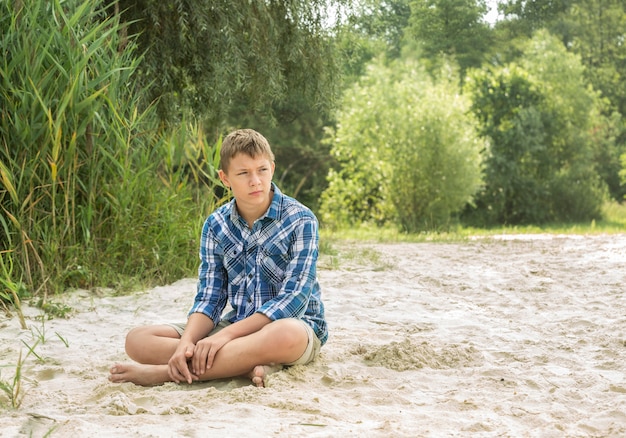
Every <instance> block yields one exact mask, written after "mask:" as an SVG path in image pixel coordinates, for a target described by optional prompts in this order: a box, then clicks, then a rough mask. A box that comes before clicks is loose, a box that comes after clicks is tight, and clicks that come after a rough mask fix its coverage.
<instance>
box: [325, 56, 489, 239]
mask: <svg viewBox="0 0 626 438" xmlns="http://www.w3.org/2000/svg"><path fill="white" fill-rule="evenodd" d="M452 76H454V75H452ZM456 83H457V82H456V79H455V78H454V77H453V78H450V79H447V78H446V79H442V80H441V81H440V82H439V83H433V82H432V81H431V80H430V79H429V77H428V76H427V75H426V73H424V72H423V70H422V69H421V68H420V67H419V66H418V65H416V64H414V63H411V62H405V63H397V64H394V65H393V67H392V68H390V67H386V66H384V65H382V64H374V65H372V66H370V69H369V71H368V74H367V75H366V76H365V78H364V79H363V81H362V82H361V83H360V84H359V85H357V86H355V87H354V88H352V89H351V90H349V92H348V93H347V95H346V98H345V101H344V106H343V109H342V111H341V112H340V114H339V117H338V121H339V123H338V127H337V130H336V131H335V132H333V133H331V136H330V138H329V141H331V142H332V153H333V154H334V156H335V158H336V159H337V161H338V162H339V164H340V168H339V169H338V170H334V171H332V172H331V173H330V174H329V187H328V189H327V190H326V191H325V192H324V193H323V195H322V205H321V209H320V210H321V217H322V221H323V222H324V223H325V224H330V225H335V224H337V225H340V224H348V225H351V224H358V223H363V222H370V223H375V224H377V225H381V224H384V223H386V222H394V223H397V224H398V225H399V226H400V227H401V228H402V229H404V230H405V231H409V232H414V231H420V230H425V229H436V228H440V227H446V226H448V225H449V223H450V221H451V219H452V217H453V215H454V214H455V213H457V212H459V211H460V210H461V209H462V208H463V207H464V206H465V204H466V203H467V202H469V201H470V200H471V198H472V195H473V194H474V193H475V192H476V191H477V189H478V188H479V184H480V181H481V175H480V168H481V167H480V166H481V164H480V161H481V156H480V150H481V149H482V148H484V145H483V144H482V143H481V142H480V141H479V140H478V138H477V133H476V130H475V122H474V120H473V119H472V118H471V117H470V116H468V115H467V110H468V108H469V104H468V103H467V102H466V101H465V100H464V98H463V97H462V96H459V95H458V93H456V89H457V88H456V85H455V84H456Z"/></svg>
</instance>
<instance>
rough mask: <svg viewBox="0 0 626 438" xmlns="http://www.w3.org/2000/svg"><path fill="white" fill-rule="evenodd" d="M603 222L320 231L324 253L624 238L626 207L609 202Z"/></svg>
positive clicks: (625, 204)
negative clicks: (508, 239) (369, 245)
mask: <svg viewBox="0 0 626 438" xmlns="http://www.w3.org/2000/svg"><path fill="white" fill-rule="evenodd" d="M602 213H603V218H602V219H601V220H598V221H590V222H588V223H560V224H546V225H542V226H538V225H524V226H501V227H492V228H472V227H462V226H457V227H456V228H454V229H451V230H449V231H446V232H440V231H437V232H434V231H433V232H422V233H418V234H408V233H404V232H402V231H400V230H399V229H398V228H396V227H384V228H380V227H373V226H367V225H361V226H354V227H349V228H345V229H337V230H329V229H324V228H322V229H321V231H320V240H321V242H322V244H320V253H321V254H327V255H328V254H329V253H328V251H336V249H335V247H336V244H337V243H338V242H342V241H343V242H345V241H357V242H378V243H393V242H462V241H466V240H468V239H469V238H470V237H474V236H483V237H489V236H498V235H502V234H544V233H545V234H579V235H583V234H586V235H592V234H620V233H626V203H621V204H619V203H617V202H607V203H606V204H605V205H604V207H603V211H602Z"/></svg>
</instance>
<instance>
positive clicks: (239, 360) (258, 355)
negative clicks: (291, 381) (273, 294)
mask: <svg viewBox="0 0 626 438" xmlns="http://www.w3.org/2000/svg"><path fill="white" fill-rule="evenodd" d="M166 328H167V329H166ZM145 329H146V331H138V332H137V333H136V335H137V336H136V337H135V336H132V337H131V340H133V342H131V346H130V350H131V351H132V353H133V354H134V355H135V356H134V357H133V356H131V357H133V358H134V359H135V357H137V358H142V359H146V358H148V359H155V360H153V361H152V362H147V364H145V365H141V364H140V365H137V364H125V365H120V364H118V365H114V366H113V367H112V368H111V376H110V377H109V379H110V380H111V381H114V382H134V383H136V384H139V385H154V384H160V383H164V382H166V381H169V380H170V378H169V375H168V373H167V361H168V360H169V357H171V355H172V354H173V352H174V350H175V349H176V343H177V342H178V333H176V330H175V329H174V328H172V327H169V326H150V327H147V328H145ZM148 329H149V330H148ZM138 330H139V329H138ZM172 333H176V334H175V337H174V338H170V337H169V335H171V334H172ZM129 335H130V333H129ZM135 340H136V341H137V342H138V343H140V342H143V343H144V344H146V345H136V344H135V342H134V341H135ZM308 342H309V340H308V333H307V330H306V329H305V328H304V327H303V325H302V323H301V322H300V321H298V320H296V319H283V320H278V321H274V322H272V323H270V324H268V325H266V326H265V327H263V328H262V329H261V330H259V331H258V332H256V333H252V334H250V335H248V336H244V337H241V338H237V339H234V340H232V341H230V342H229V343H227V344H225V345H224V346H223V347H222V348H221V349H220V350H219V351H218V352H217V354H216V356H215V360H214V362H213V366H212V367H211V368H210V369H208V370H207V371H206V372H205V373H204V374H203V375H202V376H199V378H200V380H212V379H221V378H228V377H236V376H242V375H250V376H251V378H253V381H254V376H253V375H252V374H253V373H254V372H255V368H256V367H257V366H259V365H272V364H284V363H291V362H294V361H296V360H298V359H299V358H300V357H301V356H302V354H303V353H304V352H305V350H306V349H307V346H308ZM158 344H166V345H165V346H163V345H161V346H159V345H158ZM150 346H152V348H156V349H157V350H159V352H158V353H157V352H153V353H150V352H149V349H150V348H151V347H150ZM168 352H169V356H168V357H167V359H166V360H165V361H164V362H161V364H159V362H158V361H157V360H156V359H159V360H160V359H161V358H162V356H161V355H163V356H165V355H166V353H168ZM130 355H131V353H130V352H129V356H130ZM135 360H137V359H135ZM256 371H257V372H256V374H259V373H258V370H256ZM261 383H262V382H261ZM255 384H257V385H258V386H261V385H259V382H258V379H257V381H255Z"/></svg>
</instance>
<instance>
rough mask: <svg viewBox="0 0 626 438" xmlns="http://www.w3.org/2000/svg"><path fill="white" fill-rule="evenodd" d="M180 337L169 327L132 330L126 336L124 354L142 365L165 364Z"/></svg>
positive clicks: (149, 326)
mask: <svg viewBox="0 0 626 438" xmlns="http://www.w3.org/2000/svg"><path fill="white" fill-rule="evenodd" d="M179 339H180V335H179V334H178V332H177V331H176V329H175V328H174V327H172V326H170V325H148V326H143V327H136V328H133V329H132V330H130V331H129V332H128V334H127V335H126V353H127V354H128V356H129V357H130V358H131V359H133V360H134V361H136V362H139V363H143V364H153V365H163V364H167V362H168V361H169V360H170V357H172V355H173V354H174V351H175V350H176V346H177V345H178V341H179Z"/></svg>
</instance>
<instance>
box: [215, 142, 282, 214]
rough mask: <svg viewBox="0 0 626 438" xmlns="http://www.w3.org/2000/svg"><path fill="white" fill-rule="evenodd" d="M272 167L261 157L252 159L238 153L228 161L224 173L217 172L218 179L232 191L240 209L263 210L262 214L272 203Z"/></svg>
mask: <svg viewBox="0 0 626 438" xmlns="http://www.w3.org/2000/svg"><path fill="white" fill-rule="evenodd" d="M274 167H275V165H274V163H273V162H271V161H270V160H269V159H268V158H267V157H265V156H263V155H259V156H257V157H254V158H252V157H251V156H249V155H246V154H241V153H239V154H237V155H235V156H234V157H233V158H232V159H231V160H230V165H229V166H228V169H227V170H226V171H224V170H220V171H219V177H220V179H221V180H222V182H223V183H224V185H225V186H226V187H230V188H231V190H232V191H233V196H234V197H235V199H236V202H237V206H238V207H239V208H240V209H242V208H243V209H246V210H247V209H263V212H264V211H265V209H267V208H268V207H269V204H270V203H271V201H272V196H273V195H272V194H271V193H270V189H271V188H272V177H273V176H274Z"/></svg>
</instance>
